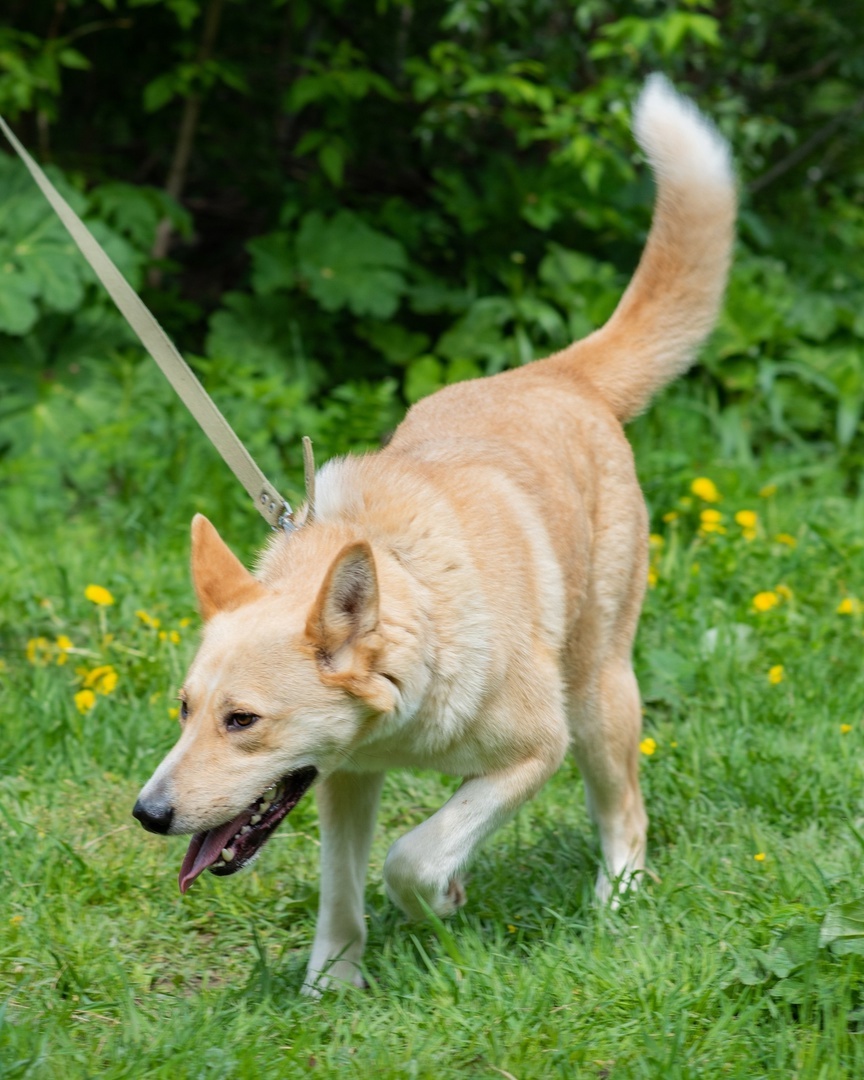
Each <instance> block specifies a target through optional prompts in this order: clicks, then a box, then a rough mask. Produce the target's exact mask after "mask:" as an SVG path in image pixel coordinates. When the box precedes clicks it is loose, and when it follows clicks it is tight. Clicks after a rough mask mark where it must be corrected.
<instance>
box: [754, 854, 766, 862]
mask: <svg viewBox="0 0 864 1080" xmlns="http://www.w3.org/2000/svg"><path fill="white" fill-rule="evenodd" d="M753 858H754V859H755V860H756V862H765V852H764V851H757V852H756V854H755V855H754V856H753Z"/></svg>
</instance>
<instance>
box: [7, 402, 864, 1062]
mask: <svg viewBox="0 0 864 1080" xmlns="http://www.w3.org/2000/svg"><path fill="white" fill-rule="evenodd" d="M682 415H683V414H682ZM682 415H679V414H678V413H677V412H676V410H675V407H674V402H673V403H672V404H670V405H669V406H668V409H667V413H666V418H665V421H664V423H665V425H666V426H665V429H664V428H663V427H660V426H659V425H660V421H658V420H652V421H644V422H642V423H641V424H640V425H639V426H638V427H637V428H636V430H635V432H634V440H635V442H636V444H637V451H638V453H639V456H640V462H641V469H642V475H643V479H644V482H645V488H646V493H647V495H648V498H649V502H650V504H651V509H652V516H653V519H654V529H655V531H656V532H658V533H660V534H662V535H663V537H664V544H663V545H662V547H659V548H657V549H655V550H656V551H657V555H656V565H657V571H658V583H657V586H656V588H655V589H653V590H652V591H651V592H650V594H649V598H648V602H647V605H646V611H645V616H644V619H643V624H642V628H641V631H640V636H639V644H638V650H637V663H638V673H639V676H640V681H641V684H642V687H643V694H644V698H645V733H646V736H650V737H651V738H653V739H654V740H655V742H656V751H655V752H654V753H653V754H651V755H650V756H647V755H646V756H645V757H644V758H643V783H644V788H645V794H646V801H647V805H648V810H649V813H650V816H651V826H650V864H651V869H652V877H651V879H650V880H646V881H645V883H644V887H643V888H642V889H641V891H640V892H639V893H638V894H637V895H635V896H633V897H632V898H630V899H629V900H628V901H627V902H626V903H625V904H624V906H623V908H622V909H621V910H620V911H619V912H618V913H616V914H610V913H608V912H606V911H602V910H598V909H597V908H596V907H595V906H594V904H593V902H592V883H593V878H594V875H595V872H596V863H597V857H598V853H597V845H596V840H595V837H594V835H593V832H592V830H591V828H590V826H589V823H588V821H587V816H586V813H585V809H584V803H583V791H582V785H581V781H580V779H579V776H578V772H577V770H576V769H575V767H574V766H573V765H572V764H570V763H568V764H566V765H565V766H564V768H562V770H561V771H560V773H559V774H558V775H557V776H556V777H555V779H554V780H553V781H552V782H551V783H550V784H549V785H547V787H546V788H545V789H544V791H543V792H542V793H541V794H540V795H539V796H538V798H537V799H536V800H535V801H534V802H533V803H531V804H530V805H529V806H527V807H525V808H524V809H523V810H522V811H521V813H520V814H519V815H518V817H517V818H516V819H515V820H514V821H513V822H512V823H511V824H510V825H508V826H507V827H506V828H505V829H503V830H502V831H501V832H500V833H499V834H498V835H497V836H496V837H495V838H494V839H493V840H492V842H491V843H490V844H488V845H487V847H486V848H485V849H484V851H483V853H482V854H481V856H480V857H479V859H478V860H477V862H476V863H475V865H474V866H473V868H472V871H471V875H470V878H469V883H468V894H469V902H468V906H467V907H466V908H465V909H464V910H463V912H461V913H460V914H459V915H458V916H457V917H456V918H454V919H453V920H451V921H449V922H448V923H446V924H430V923H425V924H422V925H414V926H412V925H407V924H405V923H404V922H402V921H401V919H400V917H399V916H398V913H397V912H396V911H395V910H394V909H393V908H392V906H391V905H389V904H388V902H387V901H386V899H385V897H384V894H383V889H382V885H381V866H382V862H383V858H384V855H385V853H386V850H387V847H388V845H389V844H390V843H391V842H392V841H393V840H394V839H395V838H396V837H397V836H398V835H399V834H400V833H401V832H403V831H404V830H406V829H407V828H410V827H411V826H412V825H413V824H415V823H417V822H418V821H420V820H421V819H422V818H423V817H424V816H425V815H426V814H428V813H429V812H430V811H431V810H432V809H434V808H435V807H436V806H438V805H439V804H440V803H441V802H442V801H443V799H444V798H445V797H446V795H447V793H448V792H449V791H450V790H452V788H453V785H454V783H455V781H453V780H451V779H447V778H444V777H440V776H437V775H430V774H422V775H419V774H418V775H415V774H412V773H407V772H401V773H393V774H391V776H390V778H389V780H388V785H387V788H386V789H385V795H384V800H383V806H382V811H381V815H380V823H379V830H378V833H377V839H376V845H375V848H374V851H373V858H372V865H371V871H370V882H369V887H368V892H367V902H368V908H367V910H368V919H369V930H370V935H369V946H368V952H367V961H366V963H367V975H368V979H369V982H370V989H369V990H368V991H365V992H361V991H354V990H346V991H345V992H343V993H339V994H336V993H334V994H330V995H328V996H326V997H325V998H324V999H322V1000H321V1001H319V1002H310V1001H308V1000H306V999H304V998H302V997H300V996H299V993H298V988H299V985H300V982H301V979H302V975H303V970H304V965H305V962H306V958H307V954H308V950H309V947H310V945H311V940H312V934H313V928H314V917H315V909H316V904H317V826H316V815H315V809H314V803H313V801H312V800H308V801H306V802H304V803H301V805H300V806H299V807H298V808H297V810H296V811H295V812H294V814H293V815H292V817H291V818H290V819H289V821H288V822H287V823H286V827H285V828H284V829H283V830H282V831H281V832H280V833H279V834H277V838H275V839H274V841H273V842H272V843H271V844H270V845H269V847H268V849H267V852H266V854H265V856H264V857H263V858H262V859H261V861H260V862H259V863H258V864H257V866H256V868H255V870H254V871H253V872H252V873H249V874H247V875H239V876H238V877H236V878H232V879H230V880H228V881H224V880H219V879H216V878H213V877H211V876H210V875H204V878H203V879H202V880H201V881H200V882H199V883H197V884H196V886H195V887H194V888H193V889H192V890H191V892H190V893H189V894H188V895H187V896H186V897H181V896H180V895H179V893H178V891H177V885H176V875H177V871H178V868H179V863H180V859H181V854H182V849H183V842H182V840H176V841H164V840H161V839H157V838H155V837H151V836H148V835H146V834H145V833H144V832H142V831H141V830H140V829H139V828H138V827H137V825H135V823H134V822H132V821H131V819H130V816H129V812H130V809H131V806H132V803H133V801H134V799H135V796H136V793H137V790H138V788H139V787H140V785H141V783H142V782H143V781H144V779H146V777H147V776H148V775H149V772H150V770H151V769H152V768H153V767H154V765H155V764H156V763H157V761H158V760H159V758H160V756H161V755H162V753H164V751H165V750H166V749H167V747H168V746H169V745H170V744H171V742H172V741H173V737H174V725H173V723H172V721H171V720H170V719H169V717H168V709H169V707H170V705H171V694H172V692H173V689H174V688H175V687H176V685H177V684H178V683H179V681H180V678H181V677H182V670H183V667H184V664H185V663H186V662H187V660H188V658H189V657H190V655H191V653H192V651H193V648H194V624H193V626H192V627H189V628H185V627H181V626H180V621H181V620H182V619H184V618H185V617H188V616H190V615H192V614H193V611H192V604H191V592H190V589H189V587H188V585H187V582H186V561H187V552H186V540H185V520H183V519H181V517H179V516H175V517H172V516H171V515H170V514H169V515H165V514H163V515H162V517H161V518H160V519H159V525H158V529H157V530H156V531H155V532H151V533H150V534H148V533H147V531H146V529H145V525H146V521H147V517H148V515H147V512H146V507H145V508H144V512H142V508H141V507H138V508H136V514H135V518H134V521H135V524H134V527H128V526H127V522H128V515H126V513H125V508H123V507H118V508H112V507H111V506H110V504H109V503H107V502H106V503H105V504H104V505H101V506H99V507H95V508H92V509H91V510H89V511H87V512H82V513H80V514H78V515H76V516H74V517H73V518H71V519H70V520H68V521H63V522H61V521H59V520H52V519H50V518H49V519H48V520H47V521H46V520H45V518H42V519H41V520H40V521H30V522H28V521H26V520H25V518H24V516H23V513H22V514H18V515H16V518H15V519H14V520H12V521H10V520H9V519H7V520H6V522H5V523H4V524H3V525H2V527H0V575H2V584H0V591H2V597H3V602H2V611H3V613H4V614H3V616H2V618H3V620H4V621H3V624H2V627H0V632H2V641H3V648H4V660H5V664H4V668H3V671H2V676H0V695H2V697H0V709H2V732H3V738H2V741H0V768H2V780H0V822H2V825H0V830H2V831H0V835H2V837H3V845H4V852H5V858H4V859H3V861H2V868H0V887H2V893H3V899H4V902H3V905H2V909H0V912H2V913H0V1076H2V1077H33V1078H51V1080H55V1078H57V1077H63V1078H64V1080H65V1078H68V1080H73V1078H75V1080H77V1078H79V1077H82V1078H83V1077H97V1076H98V1077H109V1078H115V1077H139V1076H146V1077H165V1078H169V1077H170V1078H172V1080H175V1078H178V1077H206V1078H216V1077H289V1076H290V1077H293V1076H298V1075H301V1076H302V1075H307V1074H308V1075H311V1076H315V1075H317V1076H337V1075H338V1076H340V1077H341V1076H357V1077H369V1076H380V1077H382V1078H388V1077H429V1078H435V1080H444V1078H449V1077H454V1078H455V1077H477V1078H488V1080H494V1078H498V1077H501V1076H505V1077H506V1076H513V1077H516V1078H518V1080H528V1078H533V1077H547V1076H549V1077H558V1076H561V1077H572V1076H586V1077H613V1078H629V1077H652V1078H654V1077H656V1078H663V1080H667V1078H670V1080H674V1078H677V1077H682V1078H684V1077H695V1076H704V1077H718V1076H724V1077H725V1076H730V1077H741V1078H745V1077H746V1078H748V1080H750V1078H753V1077H763V1076H764V1077H791V1076H796V1077H799V1078H805V1077H814V1078H815V1077H820V1078H821V1077H824V1078H833V1077H840V1076H853V1075H864V1001H862V974H864V955H862V952H864V948H862V941H864V938H862V937H861V935H860V934H858V933H857V931H856V927H857V925H858V923H857V922H856V919H858V918H859V917H864V901H862V903H861V905H860V906H856V905H855V904H854V901H856V900H858V898H859V897H861V896H862V894H864V886H862V880H861V879H862V863H864V839H862V830H864V786H862V762H864V757H862V740H864V726H862V722H861V716H862V700H864V676H862V664H861V657H862V644H864V637H862V630H864V616H862V615H861V614H857V613H853V614H851V615H840V614H838V613H837V606H838V604H839V603H840V601H841V600H842V599H843V597H845V596H849V597H853V598H858V597H861V598H864V502H862V501H861V500H860V499H857V498H855V497H852V496H848V495H844V493H843V491H844V481H843V477H842V476H841V474H840V473H839V471H837V470H835V468H834V467H833V466H832V465H831V463H830V462H825V461H819V460H818V459H817V457H816V455H815V454H814V455H811V456H805V457H801V456H798V457H796V458H795V459H794V460H792V459H785V458H781V457H779V456H775V457H774V458H770V459H768V460H766V461H764V462H763V463H761V464H758V465H757V464H753V463H748V462H746V461H742V460H741V459H740V458H739V459H737V460H730V459H723V460H719V461H717V462H714V461H713V460H712V457H713V455H712V452H711V447H712V443H711V442H710V440H709V438H708V436H707V435H705V434H703V435H698V434H695V433H694V431H693V430H692V424H691V428H687V423H688V422H692V417H691V421H687V420H686V417H684V418H683V419H682ZM678 424H683V425H684V431H683V435H682V434H680V432H681V429H680V428H679V427H676V425H678ZM697 475H707V476H709V477H711V478H712V479H714V480H715V481H716V483H717V484H718V486H719V488H720V490H721V492H722V494H723V501H722V502H721V503H720V504H719V509H720V510H721V512H723V513H724V514H725V515H726V517H725V520H724V525H725V527H726V528H727V533H726V534H725V535H717V534H715V535H712V536H709V537H705V538H699V537H698V536H697V535H696V524H697V520H698V512H699V509H700V504H699V502H698V500H694V501H693V503H694V504H693V505H692V506H690V507H687V506H686V505H685V506H682V505H681V504H680V500H681V499H682V497H683V498H684V499H685V502H686V498H687V495H688V490H689V484H690V481H691V480H692V479H693V477H694V476H697ZM214 482H215V483H217V484H219V483H223V482H224V483H225V484H226V485H230V483H231V481H230V480H224V481H223V480H222V479H218V478H214ZM771 482H774V483H776V484H777V492H776V494H775V495H772V496H768V497H760V496H759V494H758V492H759V490H760V488H762V487H763V486H764V485H766V484H768V483H771ZM25 504H26V499H24V498H23V497H22V495H21V492H18V493H17V496H16V499H15V501H14V505H15V506H16V507H18V506H21V507H23V506H24V505H25ZM744 508H749V509H753V510H756V511H757V512H758V514H759V518H760V526H759V535H758V536H757V538H756V539H754V540H752V541H749V542H748V541H746V540H745V539H743V537H742V535H741V532H742V530H741V528H740V527H739V526H738V525H736V524H735V523H734V521H733V520H732V515H733V514H734V512H735V511H736V510H739V509H744ZM192 509H193V508H192V507H190V508H189V510H190V511H191V510H192ZM669 510H677V511H678V512H679V515H680V516H679V518H678V520H677V521H675V522H672V523H669V522H664V521H663V515H664V513H666V512H668V511H669ZM178 513H179V512H178ZM142 522H143V523H144V524H142ZM220 524H221V523H220ZM230 529H231V530H233V531H230V530H229V538H230V539H232V540H233V541H235V542H238V546H240V547H243V546H244V545H243V544H242V543H240V540H241V538H242V537H243V536H245V537H246V543H245V551H244V553H248V552H249V551H250V550H251V549H252V547H253V546H254V544H255V542H256V541H258V540H263V533H262V530H261V526H260V524H259V522H258V521H257V519H256V516H255V514H254V512H253V511H252V510H251V509H250V510H249V512H248V516H247V517H246V518H245V519H243V518H239V517H237V516H236V515H235V516H234V517H232V518H231V526H230ZM244 529H245V533H244V532H243V530H244ZM778 533H788V534H791V535H792V536H794V538H795V540H796V546H795V547H794V548H793V547H790V546H788V545H784V544H782V543H778V542H776V541H775V540H774V537H775V536H776V535H777V534H778ZM90 583H97V584H100V585H103V586H106V587H107V588H109V589H110V590H111V591H112V593H113V594H114V596H115V598H116V601H117V602H116V604H115V605H113V606H112V607H109V608H106V609H97V608H96V607H94V605H92V604H91V603H89V602H88V601H87V600H86V599H85V598H84V596H83V591H84V588H85V587H86V586H87V585H88V584H90ZM778 584H783V585H785V586H786V587H788V589H789V590H791V595H786V596H784V597H782V598H781V601H780V603H779V604H778V605H777V606H776V607H775V608H774V609H773V610H770V611H767V612H765V613H763V614H759V613H757V612H756V611H754V609H753V606H752V598H753V596H754V595H755V594H756V593H758V592H760V591H764V590H773V589H774V588H775V586H777V585H778ZM137 609H144V610H146V611H147V612H148V613H150V614H151V615H152V616H154V617H158V618H160V620H161V627H160V629H163V630H167V631H170V630H171V629H177V630H178V632H179V635H180V641H179V643H177V644H174V643H172V642H171V641H170V640H163V641H160V640H159V636H158V631H157V630H154V629H153V628H150V627H147V626H145V625H144V623H143V622H142V621H141V620H140V619H139V618H138V617H137V616H136V615H135V611H136V610H137ZM61 634H65V635H67V636H68V637H69V638H70V639H71V641H72V642H73V644H74V645H75V647H76V648H78V649H81V650H85V652H83V653H79V654H71V655H70V656H69V658H68V660H67V662H66V663H65V664H64V665H62V666H58V665H57V664H56V662H55V660H56V652H54V653H51V654H50V655H49V656H48V657H47V659H49V661H50V662H49V663H47V664H45V665H44V666H43V665H39V664H34V663H31V662H29V661H28V659H27V656H26V645H27V642H28V640H30V639H33V638H36V637H39V636H44V637H45V638H47V639H48V640H49V641H51V642H54V641H56V638H57V636H58V635H61ZM106 635H113V638H111V639H110V640H106ZM100 663H110V664H112V665H113V666H114V667H115V669H116V670H117V672H118V674H119V679H118V683H117V686H116V689H114V690H113V691H112V692H111V693H109V694H107V695H100V696H98V698H97V704H96V707H95V708H94V709H93V710H92V711H91V712H89V713H87V714H86V715H82V714H80V713H79V712H78V711H77V709H76V708H75V706H74V702H73V694H74V693H75V691H76V690H77V689H78V688H79V685H80V680H81V676H79V675H76V668H78V667H83V668H85V669H88V670H89V669H92V668H93V667H94V666H96V665H98V664H100ZM780 664H782V665H783V669H784V678H783V681H782V682H780V683H779V684H777V685H772V684H771V682H770V681H769V679H768V671H769V670H770V668H771V667H773V666H775V665H780ZM841 725H851V730H848V731H844V730H843V729H842V728H841ZM760 853H764V855H765V858H764V860H762V861H757V860H756V859H755V858H754V856H755V855H756V854H760ZM844 903H846V904H851V905H852V906H850V907H848V908H841V907H840V906H839V905H841V904H844ZM826 913H828V915H829V922H830V920H831V919H833V920H834V921H835V922H836V920H837V918H838V917H839V916H843V915H845V916H847V923H845V924H844V925H845V926H846V927H847V929H848V935H849V936H848V938H847V939H846V943H845V945H846V950H847V951H846V952H845V953H844V951H843V944H842V943H840V944H839V945H838V943H836V942H835V943H834V945H833V946H832V947H829V946H828V944H827V942H826V941H825V940H824V937H825V936H824V935H823V940H822V942H821V943H820V927H822V926H823V923H824V920H825V918H826ZM829 936H830V935H829Z"/></svg>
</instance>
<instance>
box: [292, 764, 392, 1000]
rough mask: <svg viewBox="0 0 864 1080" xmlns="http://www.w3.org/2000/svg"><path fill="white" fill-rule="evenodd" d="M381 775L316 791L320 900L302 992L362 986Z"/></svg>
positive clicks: (357, 776)
mask: <svg viewBox="0 0 864 1080" xmlns="http://www.w3.org/2000/svg"><path fill="white" fill-rule="evenodd" d="M383 780H384V774H383V773H350V772H337V773H333V775H332V776H328V777H327V779H326V780H323V781H322V782H321V783H320V784H319V785H318V786H317V787H316V789H315V792H316V796H317V802H318V813H319V818H320V829H321V897H320V901H319V904H318V925H317V927H316V929H315V942H314V944H313V946H312V957H311V959H310V961H309V968H308V970H307V972H306V980H305V982H304V984H303V990H304V992H305V993H307V994H311V995H313V996H314V995H317V994H318V993H320V991H321V990H323V989H325V988H326V987H327V985H328V984H330V983H331V982H333V981H339V982H348V983H353V984H354V985H355V986H363V985H364V984H363V977H362V975H361V974H360V970H359V968H358V966H357V964H358V961H359V960H360V957H361V955H362V954H363V946H364V945H365V943H366V921H365V919H364V910H363V908H364V903H363V901H364V890H365V884H366V864H367V862H368V860H369V847H370V845H371V843H372V833H373V831H374V828H375V813H376V811H377V809H378V798H379V796H380V794H381V785H382V782H383Z"/></svg>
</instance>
